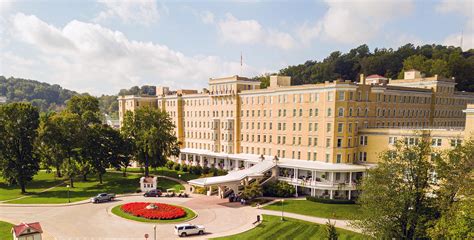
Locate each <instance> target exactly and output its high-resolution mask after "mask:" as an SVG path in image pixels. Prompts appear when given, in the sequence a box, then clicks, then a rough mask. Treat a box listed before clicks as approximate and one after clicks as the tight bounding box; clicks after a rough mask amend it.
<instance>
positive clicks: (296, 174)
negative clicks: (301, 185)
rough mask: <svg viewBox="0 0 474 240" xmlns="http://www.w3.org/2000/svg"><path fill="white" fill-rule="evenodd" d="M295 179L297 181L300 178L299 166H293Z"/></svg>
mask: <svg viewBox="0 0 474 240" xmlns="http://www.w3.org/2000/svg"><path fill="white" fill-rule="evenodd" d="M293 175H294V176H293V179H295V180H296V181H297V180H298V169H297V168H293Z"/></svg>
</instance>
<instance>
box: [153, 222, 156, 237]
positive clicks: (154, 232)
mask: <svg viewBox="0 0 474 240" xmlns="http://www.w3.org/2000/svg"><path fill="white" fill-rule="evenodd" d="M153 234H154V235H153V236H154V238H153V239H154V240H156V225H155V226H153Z"/></svg>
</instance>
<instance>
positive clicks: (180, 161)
mask: <svg viewBox="0 0 474 240" xmlns="http://www.w3.org/2000/svg"><path fill="white" fill-rule="evenodd" d="M183 154H184V153H180V154H179V157H178V163H179V164H182V163H183V160H181V158H182V157H183Z"/></svg>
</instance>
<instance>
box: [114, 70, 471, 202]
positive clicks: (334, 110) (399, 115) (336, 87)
mask: <svg viewBox="0 0 474 240" xmlns="http://www.w3.org/2000/svg"><path fill="white" fill-rule="evenodd" d="M454 86H455V82H454V80H453V79H447V78H441V77H439V76H434V77H430V78H425V77H423V76H422V75H421V73H419V72H417V71H414V70H413V71H408V72H406V73H405V78H404V79H400V80H391V79H386V78H383V77H380V76H377V75H372V76H369V77H367V78H365V77H364V76H363V75H361V81H360V82H357V83H356V82H352V81H349V80H335V81H331V82H329V81H327V82H325V83H320V84H308V85H299V86H291V79H290V78H289V77H283V76H271V79H270V86H269V87H268V88H266V89H260V83H259V82H256V81H253V80H251V79H247V78H243V77H239V76H233V77H228V78H216V79H209V88H208V89H205V90H204V91H202V92H198V91H193V90H179V91H173V92H171V91H169V89H168V88H163V87H161V88H158V90H157V93H158V94H157V95H158V96H156V97H136V96H124V97H120V98H119V109H120V113H119V115H120V119H121V120H122V119H123V114H124V112H125V111H128V110H130V111H134V109H136V108H137V107H141V106H145V105H151V106H156V107H160V108H161V109H163V110H165V111H167V112H168V113H169V115H170V117H171V118H172V121H173V123H174V124H175V126H176V134H177V136H178V139H179V141H180V142H181V148H182V154H181V156H180V157H179V159H178V160H179V161H185V162H187V163H189V164H201V165H203V166H211V165H215V166H218V167H222V168H225V169H228V170H234V169H240V168H247V167H250V166H252V165H254V164H255V162H256V159H258V158H261V157H259V156H263V158H264V159H272V158H274V156H277V157H278V158H280V159H289V161H287V163H295V164H294V165H295V166H294V167H291V166H286V167H283V166H280V169H281V171H280V176H279V179H280V180H285V181H289V182H291V183H292V184H294V185H295V186H300V187H301V188H303V190H304V192H305V193H308V194H311V195H325V194H327V195H330V197H331V198H333V197H340V196H344V197H347V195H349V196H350V195H351V191H352V190H355V186H354V185H353V183H354V182H356V179H357V178H360V177H361V176H362V174H363V172H365V170H364V169H365V168H366V167H369V166H370V165H371V164H374V163H376V162H377V161H378V160H377V159H378V155H377V154H378V153H380V152H381V151H383V150H384V149H387V148H388V147H389V146H390V144H389V140H390V141H391V140H393V138H395V137H397V139H401V138H402V137H406V136H411V135H412V133H413V130H424V131H428V130H431V132H432V134H433V137H434V138H440V139H443V140H441V146H443V147H449V146H451V140H453V139H463V138H466V137H468V136H472V133H467V132H466V130H468V129H471V130H472V129H473V128H474V127H473V126H472V125H474V121H473V118H474V117H473V114H474V113H472V111H473V109H474V107H473V105H470V109H468V110H466V111H465V112H463V110H465V109H466V108H467V106H468V104H470V103H471V104H472V103H474V94H470V93H461V92H457V91H455V90H454ZM466 117H467V118H466ZM466 119H468V122H466ZM464 129H466V130H464ZM436 144H437V143H436ZM295 161H305V162H310V163H308V164H309V165H308V164H307V165H305V166H304V167H302V168H300V167H301V166H296V165H299V164H298V163H299V162H295ZM311 164H312V165H311ZM321 164H322V165H321ZM290 165H291V164H290ZM323 165H324V167H321V166H323ZM337 165H339V166H337ZM331 166H333V167H334V168H333V169H334V171H332V170H331ZM361 167H362V168H361ZM323 177H324V178H323ZM301 179H305V180H304V181H303V182H301V183H300V182H299V181H300V180H301ZM308 179H310V180H308ZM316 179H319V180H320V183H321V182H322V181H323V180H324V181H325V182H327V184H328V185H327V186H321V184H319V185H318V184H313V185H314V186H311V185H312V184H311V182H315V181H316ZM341 183H347V184H349V183H350V184H349V185H347V186H346V187H342V190H340V189H341ZM328 190H329V191H330V192H328ZM337 191H342V192H341V193H340V195H339V194H338V193H337ZM338 195H339V196H338Z"/></svg>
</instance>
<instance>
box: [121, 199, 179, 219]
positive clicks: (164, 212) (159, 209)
mask: <svg viewBox="0 0 474 240" xmlns="http://www.w3.org/2000/svg"><path fill="white" fill-rule="evenodd" d="M120 209H121V210H122V211H124V212H126V213H128V214H131V215H133V216H136V217H143V218H147V219H176V218H181V217H184V216H186V211H184V209H182V208H180V207H177V206H173V205H169V204H164V203H148V202H132V203H126V204H124V205H122V206H121V207H120Z"/></svg>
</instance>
